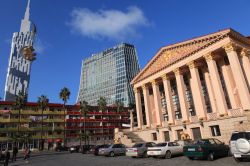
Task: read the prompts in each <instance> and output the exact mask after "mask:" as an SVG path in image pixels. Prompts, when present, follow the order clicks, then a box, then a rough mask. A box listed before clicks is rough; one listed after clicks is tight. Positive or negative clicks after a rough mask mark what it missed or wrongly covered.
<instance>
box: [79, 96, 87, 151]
mask: <svg viewBox="0 0 250 166" xmlns="http://www.w3.org/2000/svg"><path fill="white" fill-rule="evenodd" d="M88 112H89V105H88V102H86V101H81V102H80V113H81V116H82V117H84V134H85V135H86V117H87V114H88ZM82 134H83V133H82V128H81V129H80V147H82V138H83V135H82ZM84 138H86V136H84ZM86 141H87V140H86V139H84V142H85V146H86Z"/></svg>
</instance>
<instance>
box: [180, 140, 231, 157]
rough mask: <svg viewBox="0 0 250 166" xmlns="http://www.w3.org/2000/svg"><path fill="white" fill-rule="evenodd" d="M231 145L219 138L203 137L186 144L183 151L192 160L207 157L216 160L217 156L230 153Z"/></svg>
mask: <svg viewBox="0 0 250 166" xmlns="http://www.w3.org/2000/svg"><path fill="white" fill-rule="evenodd" d="M228 151H229V146H228V145H225V143H223V142H221V141H219V140H218V139H214V138H210V139H201V140H198V141H196V142H195V143H194V144H192V145H188V146H184V147H183V152H184V155H185V156H187V157H188V158H189V159H190V160H193V159H207V160H210V161H212V160H214V159H215V158H217V157H224V156H227V155H228Z"/></svg>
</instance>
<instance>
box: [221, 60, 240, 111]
mask: <svg viewBox="0 0 250 166" xmlns="http://www.w3.org/2000/svg"><path fill="white" fill-rule="evenodd" d="M220 65H221V71H222V75H223V78H224V82H225V85H226V89H227V93H228V98H229V100H230V104H231V106H232V108H234V109H235V108H237V107H238V106H237V103H236V99H235V97H236V96H235V95H234V88H235V87H234V86H233V82H232V76H231V73H230V69H229V68H230V66H227V65H226V64H225V63H224V62H222V61H221V62H220Z"/></svg>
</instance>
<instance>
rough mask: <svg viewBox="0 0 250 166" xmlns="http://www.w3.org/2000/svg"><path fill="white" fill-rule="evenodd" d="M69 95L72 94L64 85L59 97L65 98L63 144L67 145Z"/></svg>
mask: <svg viewBox="0 0 250 166" xmlns="http://www.w3.org/2000/svg"><path fill="white" fill-rule="evenodd" d="M69 96H70V90H69V89H68V88H66V87H64V88H63V89H61V91H60V94H59V97H60V99H62V100H63V111H64V134H63V144H64V146H65V141H66V140H65V138H66V131H65V125H66V124H65V112H66V103H67V101H68V100H69Z"/></svg>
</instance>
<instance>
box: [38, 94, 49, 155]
mask: <svg viewBox="0 0 250 166" xmlns="http://www.w3.org/2000/svg"><path fill="white" fill-rule="evenodd" d="M37 104H38V107H39V108H40V109H41V111H42V119H41V120H42V133H41V143H42V146H41V150H43V147H44V146H43V112H44V111H45V110H46V108H47V107H48V104H49V99H48V98H47V96H45V95H41V96H40V97H38V100H37Z"/></svg>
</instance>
